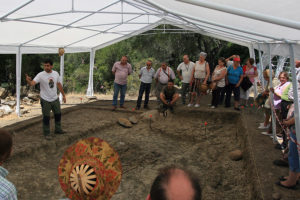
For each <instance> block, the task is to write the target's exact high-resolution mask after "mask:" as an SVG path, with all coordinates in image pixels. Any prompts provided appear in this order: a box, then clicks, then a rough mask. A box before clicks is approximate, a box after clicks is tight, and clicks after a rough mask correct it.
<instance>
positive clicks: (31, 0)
mask: <svg viewBox="0 0 300 200" xmlns="http://www.w3.org/2000/svg"><path fill="white" fill-rule="evenodd" d="M33 1H34V0H30V1H28V2H26V3H24V4H23V5H21V6H19V7H17V8H16V9H14V10H12V11H10V12H9V13H7V14H5V15H4V16H2V17H1V18H0V20H1V21H2V20H4V19H5V18H6V17H8V16H9V15H11V14H13V13H15V12H17V11H18V10H20V9H21V8H24V7H25V6H27V5H28V4H30V3H31V2H33Z"/></svg>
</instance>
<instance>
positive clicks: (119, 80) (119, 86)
mask: <svg viewBox="0 0 300 200" xmlns="http://www.w3.org/2000/svg"><path fill="white" fill-rule="evenodd" d="M127 61H128V58H127V56H122V58H121V61H118V62H116V63H115V64H114V66H113V68H112V73H113V74H114V75H115V81H114V96H113V110H116V109H117V101H118V96H119V92H120V108H125V107H124V101H125V93H126V89H127V77H128V75H130V74H131V73H132V68H131V65H130V64H129V63H128V62H127Z"/></svg>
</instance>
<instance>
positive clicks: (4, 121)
mask: <svg viewBox="0 0 300 200" xmlns="http://www.w3.org/2000/svg"><path fill="white" fill-rule="evenodd" d="M94 96H95V97H96V98H97V99H96V100H112V98H113V97H112V94H95V95H94ZM66 98H67V103H63V104H62V105H61V108H62V109H64V108H69V107H73V106H76V105H79V104H85V103H90V102H94V101H96V100H94V99H93V100H89V99H88V98H87V97H86V95H85V94H76V93H71V94H67V95H66ZM126 99H127V100H136V99H137V97H136V96H130V95H126ZM150 99H151V100H154V99H155V98H154V97H151V98H150ZM21 107H24V109H26V110H28V111H29V112H28V113H26V114H24V115H22V116H21V117H18V116H17V114H16V113H15V112H13V113H11V114H10V115H5V116H4V117H2V118H0V128H1V127H4V126H8V125H11V124H14V123H17V122H21V121H24V120H27V119H31V118H34V117H37V116H39V115H41V104H40V103H39V102H36V103H34V104H32V105H31V106H28V105H25V104H24V105H23V104H21Z"/></svg>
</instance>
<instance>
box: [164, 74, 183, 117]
mask: <svg viewBox="0 0 300 200" xmlns="http://www.w3.org/2000/svg"><path fill="white" fill-rule="evenodd" d="M178 98H179V95H178V92H177V89H176V88H175V87H174V82H173V80H172V79H170V80H168V85H167V86H166V87H164V88H163V89H162V91H161V93H160V99H161V101H162V103H163V112H165V111H166V110H167V109H170V111H171V112H172V113H173V112H174V105H175V102H176V101H177V100H178Z"/></svg>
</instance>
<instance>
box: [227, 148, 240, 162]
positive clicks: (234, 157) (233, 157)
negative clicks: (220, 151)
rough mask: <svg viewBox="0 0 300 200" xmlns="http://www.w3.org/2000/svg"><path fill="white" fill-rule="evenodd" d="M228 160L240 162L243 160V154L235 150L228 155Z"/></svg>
mask: <svg viewBox="0 0 300 200" xmlns="http://www.w3.org/2000/svg"><path fill="white" fill-rule="evenodd" d="M229 158H230V159H231V160H234V161H238V160H241V159H242V158H243V152H242V151H241V150H235V151H232V152H230V153H229Z"/></svg>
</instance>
